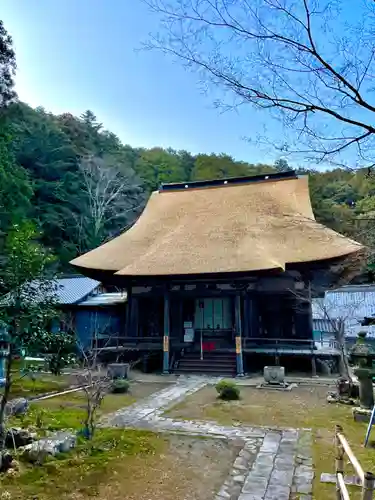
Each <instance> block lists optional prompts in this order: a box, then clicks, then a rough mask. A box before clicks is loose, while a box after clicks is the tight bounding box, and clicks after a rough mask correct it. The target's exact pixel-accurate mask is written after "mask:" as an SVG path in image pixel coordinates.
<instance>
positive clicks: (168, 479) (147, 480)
mask: <svg viewBox="0 0 375 500" xmlns="http://www.w3.org/2000/svg"><path fill="white" fill-rule="evenodd" d="M238 451H239V449H238V448H236V447H235V446H233V445H231V444H230V443H227V442H224V441H221V440H210V439H200V438H191V437H184V436H175V435H173V436H168V435H156V434H154V433H151V432H146V431H134V430H119V429H110V430H107V429H101V430H99V431H98V432H97V434H96V437H95V438H94V441H93V442H92V444H89V445H88V444H87V442H86V443H85V444H81V445H80V446H79V447H78V448H77V449H76V450H74V453H72V454H70V455H69V456H60V457H58V458H55V459H51V460H50V461H49V462H47V463H45V464H44V465H43V466H40V467H33V466H30V465H25V464H21V470H20V473H19V474H18V475H17V476H16V477H5V478H4V479H3V480H0V492H1V493H0V498H6V497H4V492H7V493H9V495H10V496H8V498H11V499H12V500H15V499H17V500H29V499H32V498H35V499H38V500H53V499H55V498H64V499H68V500H88V499H98V500H99V499H101V500H105V499H111V500H120V499H121V500H150V499H151V498H152V500H175V499H177V498H178V499H184V498H186V499H189V500H207V499H209V498H214V494H215V492H217V490H218V489H219V488H220V486H221V484H222V483H223V481H224V480H225V478H226V476H227V474H228V473H229V470H230V467H231V464H232V463H233V460H234V458H235V456H236V454H237V453H238ZM218 457H220V460H218Z"/></svg>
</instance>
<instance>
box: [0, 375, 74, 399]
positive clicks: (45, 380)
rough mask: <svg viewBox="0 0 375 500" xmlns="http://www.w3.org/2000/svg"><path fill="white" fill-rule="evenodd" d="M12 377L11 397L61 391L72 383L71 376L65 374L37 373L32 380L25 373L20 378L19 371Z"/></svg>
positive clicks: (27, 396) (28, 396)
mask: <svg viewBox="0 0 375 500" xmlns="http://www.w3.org/2000/svg"><path fill="white" fill-rule="evenodd" d="M13 377H14V381H13V383H12V387H11V398H18V397H26V398H30V397H33V396H37V395H38V394H46V393H49V392H54V391H62V390H64V389H67V388H68V387H69V386H70V385H71V384H72V380H71V377H69V376H66V375H59V376H56V375H52V374H51V373H38V374H37V375H36V379H35V380H32V379H31V378H30V377H29V376H27V375H26V376H24V377H22V378H20V374H19V373H17V374H14V375H13ZM0 394H1V391H0Z"/></svg>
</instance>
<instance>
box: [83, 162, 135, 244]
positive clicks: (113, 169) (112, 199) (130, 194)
mask: <svg viewBox="0 0 375 500" xmlns="http://www.w3.org/2000/svg"><path fill="white" fill-rule="evenodd" d="M80 170H81V173H82V177H83V197H84V200H85V207H84V210H83V211H82V213H80V215H79V216H78V218H77V220H76V223H77V230H78V232H79V235H78V236H79V241H80V245H81V247H82V248H81V249H80V250H81V251H84V250H87V249H90V248H93V247H95V246H97V245H100V244H101V243H103V241H104V239H105V238H106V237H108V236H109V237H110V236H112V235H113V234H112V233H113V230H116V229H117V230H118V229H119V228H123V227H124V226H126V224H128V223H129V221H130V220H132V219H134V218H135V217H136V215H137V213H139V211H140V209H141V208H142V206H143V204H144V200H145V198H144V195H143V191H142V188H141V183H140V180H139V179H138V177H137V176H136V174H135V172H134V171H133V170H132V169H130V168H126V169H124V167H123V168H122V169H120V168H119V167H118V165H117V164H116V159H115V158H113V157H109V156H107V157H104V158H100V157H95V156H87V157H85V158H83V159H82V160H81V162H80Z"/></svg>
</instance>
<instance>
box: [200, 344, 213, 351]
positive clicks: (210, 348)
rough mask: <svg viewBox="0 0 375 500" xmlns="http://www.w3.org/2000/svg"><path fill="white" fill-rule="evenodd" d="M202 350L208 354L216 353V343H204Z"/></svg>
mask: <svg viewBox="0 0 375 500" xmlns="http://www.w3.org/2000/svg"><path fill="white" fill-rule="evenodd" d="M202 350H203V351H206V352H210V351H214V350H215V342H203V344H202Z"/></svg>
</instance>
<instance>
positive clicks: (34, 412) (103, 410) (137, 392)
mask: <svg viewBox="0 0 375 500" xmlns="http://www.w3.org/2000/svg"><path fill="white" fill-rule="evenodd" d="M164 387H165V384H154V383H151V384H147V383H138V382H131V383H130V390H129V393H128V394H107V395H106V396H105V397H104V399H103V401H102V404H101V407H100V410H99V412H98V416H100V415H105V414H107V413H112V412H114V411H116V410H119V409H121V408H124V407H126V406H129V405H131V404H132V403H134V402H135V401H137V400H138V399H141V398H145V397H147V396H149V395H150V394H152V393H154V392H156V391H159V390H161V389H163V388H164ZM85 407H86V399H85V394H84V393H83V392H82V391H77V392H71V393H68V394H63V395H60V396H55V397H52V398H49V399H43V400H42V401H35V402H34V403H32V404H31V405H30V409H29V411H28V412H27V414H26V415H22V416H20V417H16V418H14V425H17V426H18V425H19V426H25V427H29V426H32V427H37V428H38V429H43V430H50V431H54V430H60V429H79V428H81V427H82V422H83V419H84V416H85Z"/></svg>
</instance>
